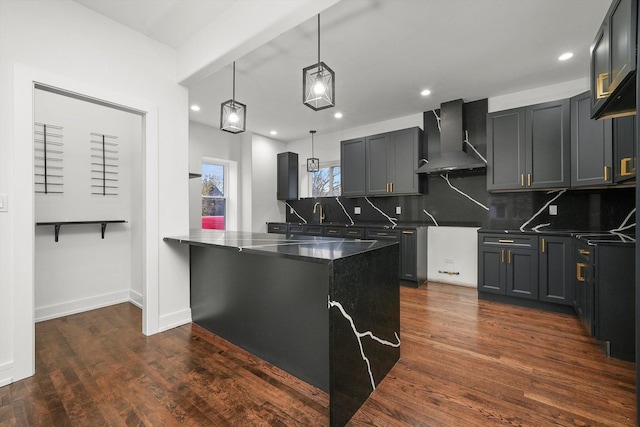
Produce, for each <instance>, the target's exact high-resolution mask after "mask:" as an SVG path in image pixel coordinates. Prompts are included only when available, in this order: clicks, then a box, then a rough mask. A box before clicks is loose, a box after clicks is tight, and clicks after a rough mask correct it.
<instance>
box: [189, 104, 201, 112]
mask: <svg viewBox="0 0 640 427" xmlns="http://www.w3.org/2000/svg"><path fill="white" fill-rule="evenodd" d="M191 110H192V111H200V107H199V106H197V105H195V104H194V105H192V106H191Z"/></svg>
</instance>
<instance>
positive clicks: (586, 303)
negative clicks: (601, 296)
mask: <svg viewBox="0 0 640 427" xmlns="http://www.w3.org/2000/svg"><path fill="white" fill-rule="evenodd" d="M575 249H576V251H575V252H574V255H575V260H576V262H575V271H576V273H575V274H576V276H575V277H576V279H575V287H574V293H575V303H574V308H575V310H576V313H577V314H578V317H579V318H580V320H581V321H582V324H583V325H584V327H585V328H586V330H587V332H588V333H589V335H591V336H593V334H594V333H595V323H594V318H595V310H594V286H593V284H594V283H593V282H594V279H593V265H594V263H593V261H592V259H594V258H593V257H594V256H595V254H593V253H592V248H591V247H590V246H588V245H586V244H582V243H576V245H575Z"/></svg>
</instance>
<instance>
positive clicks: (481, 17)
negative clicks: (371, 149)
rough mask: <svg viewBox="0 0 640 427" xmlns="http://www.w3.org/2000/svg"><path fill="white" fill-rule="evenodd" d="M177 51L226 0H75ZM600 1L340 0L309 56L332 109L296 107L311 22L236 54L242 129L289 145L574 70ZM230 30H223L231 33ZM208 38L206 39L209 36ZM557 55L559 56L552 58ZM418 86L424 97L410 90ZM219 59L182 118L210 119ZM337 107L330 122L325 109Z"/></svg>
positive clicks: (585, 54)
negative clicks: (322, 66)
mask: <svg viewBox="0 0 640 427" xmlns="http://www.w3.org/2000/svg"><path fill="white" fill-rule="evenodd" d="M76 1H77V2H78V3H80V4H83V5H85V6H87V7H89V8H91V9H93V10H95V11H97V12H99V13H101V14H104V15H106V16H107V17H109V18H111V19H114V20H116V21H118V22H120V23H122V24H124V25H127V26H129V27H131V28H133V29H135V30H137V31H140V32H142V33H144V34H146V35H148V36H149V37H152V38H154V39H157V40H159V41H161V42H162V43H165V44H167V45H169V46H171V47H174V48H178V47H179V46H180V45H181V44H183V43H184V42H185V41H186V40H188V39H189V38H190V37H191V36H193V35H194V34H196V33H197V32H198V31H199V30H200V29H202V28H203V27H204V26H205V25H207V24H209V23H211V22H212V21H215V19H216V17H217V16H220V15H221V14H222V12H223V11H224V10H226V9H227V8H229V7H230V5H231V4H232V3H233V2H234V1H256V0H129V1H122V0H121V1H114V0H76ZM609 4H610V1H609V0H342V1H340V2H339V3H337V4H336V5H334V6H332V7H330V8H329V9H327V10H325V11H323V12H322V13H321V59H322V61H324V62H325V63H326V64H327V65H328V66H330V67H331V68H332V69H333V70H334V71H335V73H336V107H335V108H330V109H327V110H322V111H317V112H316V111H313V110H311V109H309V108H308V107H306V106H304V105H303V104H302V69H303V68H304V67H306V66H308V65H311V64H313V63H314V62H316V61H317V20H316V17H313V18H312V19H309V20H307V21H306V22H304V23H302V24H300V25H299V26H297V27H295V28H293V29H292V30H290V31H288V32H286V33H284V34H282V35H280V36H278V37H276V38H275V39H274V40H272V41H271V42H269V43H267V44H265V45H263V46H261V47H259V48H258V49H255V50H254V51H252V52H250V53H249V54H247V55H245V56H244V57H242V58H238V59H237V60H236V100H237V101H239V102H242V103H244V104H246V105H247V130H248V131H251V132H255V133H259V134H262V135H267V136H268V135H269V131H270V130H272V129H275V130H277V131H278V136H276V137H275V138H277V139H281V140H284V141H292V140H298V139H303V138H308V132H309V129H317V130H318V134H322V133H328V132H333V131H338V130H340V129H348V128H353V127H357V126H362V125H366V124H369V123H375V122H380V121H383V120H387V119H392V118H397V117H403V116H408V115H411V114H416V113H420V112H423V111H426V110H431V109H434V108H438V106H439V104H440V103H442V102H445V101H449V100H452V99H458V98H463V99H464V100H465V101H472V100H476V99H481V98H487V97H493V96H498V95H503V94H508V93H513V92H518V91H521V90H526V89H531V88H536V87H541V86H546V85H550V84H554V83H559V82H565V81H569V80H574V79H579V78H585V77H587V76H588V72H589V48H590V45H591V42H592V41H593V37H594V36H595V33H596V31H597V30H598V27H599V26H600V23H601V22H602V19H603V18H604V15H605V13H606V11H607V9H608V7H609ZM232 36H233V35H230V37H232ZM212 43H215V41H212ZM566 51H571V52H573V53H574V57H573V58H572V59H570V60H568V61H564V62H560V61H558V59H557V58H558V56H559V55H560V54H562V53H564V52H566ZM425 88H428V89H430V90H431V92H432V94H431V95H430V96H429V97H426V98H425V97H421V96H420V91H421V90H422V89H425ZM231 92H232V71H231V64H229V66H228V67H226V68H224V69H222V70H220V71H219V72H217V73H215V74H213V75H211V76H209V77H207V78H205V79H202V80H200V81H197V82H195V83H193V84H191V85H190V86H189V98H190V103H192V104H198V105H199V106H200V107H201V110H200V111H199V112H190V119H191V120H193V121H196V122H200V123H204V124H208V125H210V126H214V127H218V125H219V117H220V104H221V103H222V102H224V101H226V100H228V99H230V98H231ZM336 111H340V112H342V113H343V114H344V117H343V118H342V119H339V120H338V119H335V118H334V117H333V114H334V113H335V112H336Z"/></svg>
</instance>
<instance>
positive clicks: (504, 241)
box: [498, 239, 515, 243]
mask: <svg viewBox="0 0 640 427" xmlns="http://www.w3.org/2000/svg"><path fill="white" fill-rule="evenodd" d="M498 243H515V240H510V239H498Z"/></svg>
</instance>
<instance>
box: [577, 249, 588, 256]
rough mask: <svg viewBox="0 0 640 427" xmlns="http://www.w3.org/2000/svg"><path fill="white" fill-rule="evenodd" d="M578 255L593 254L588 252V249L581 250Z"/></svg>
mask: <svg viewBox="0 0 640 427" xmlns="http://www.w3.org/2000/svg"><path fill="white" fill-rule="evenodd" d="M578 253H579V254H580V255H590V254H591V252H589V251H588V250H586V249H579V250H578Z"/></svg>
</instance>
